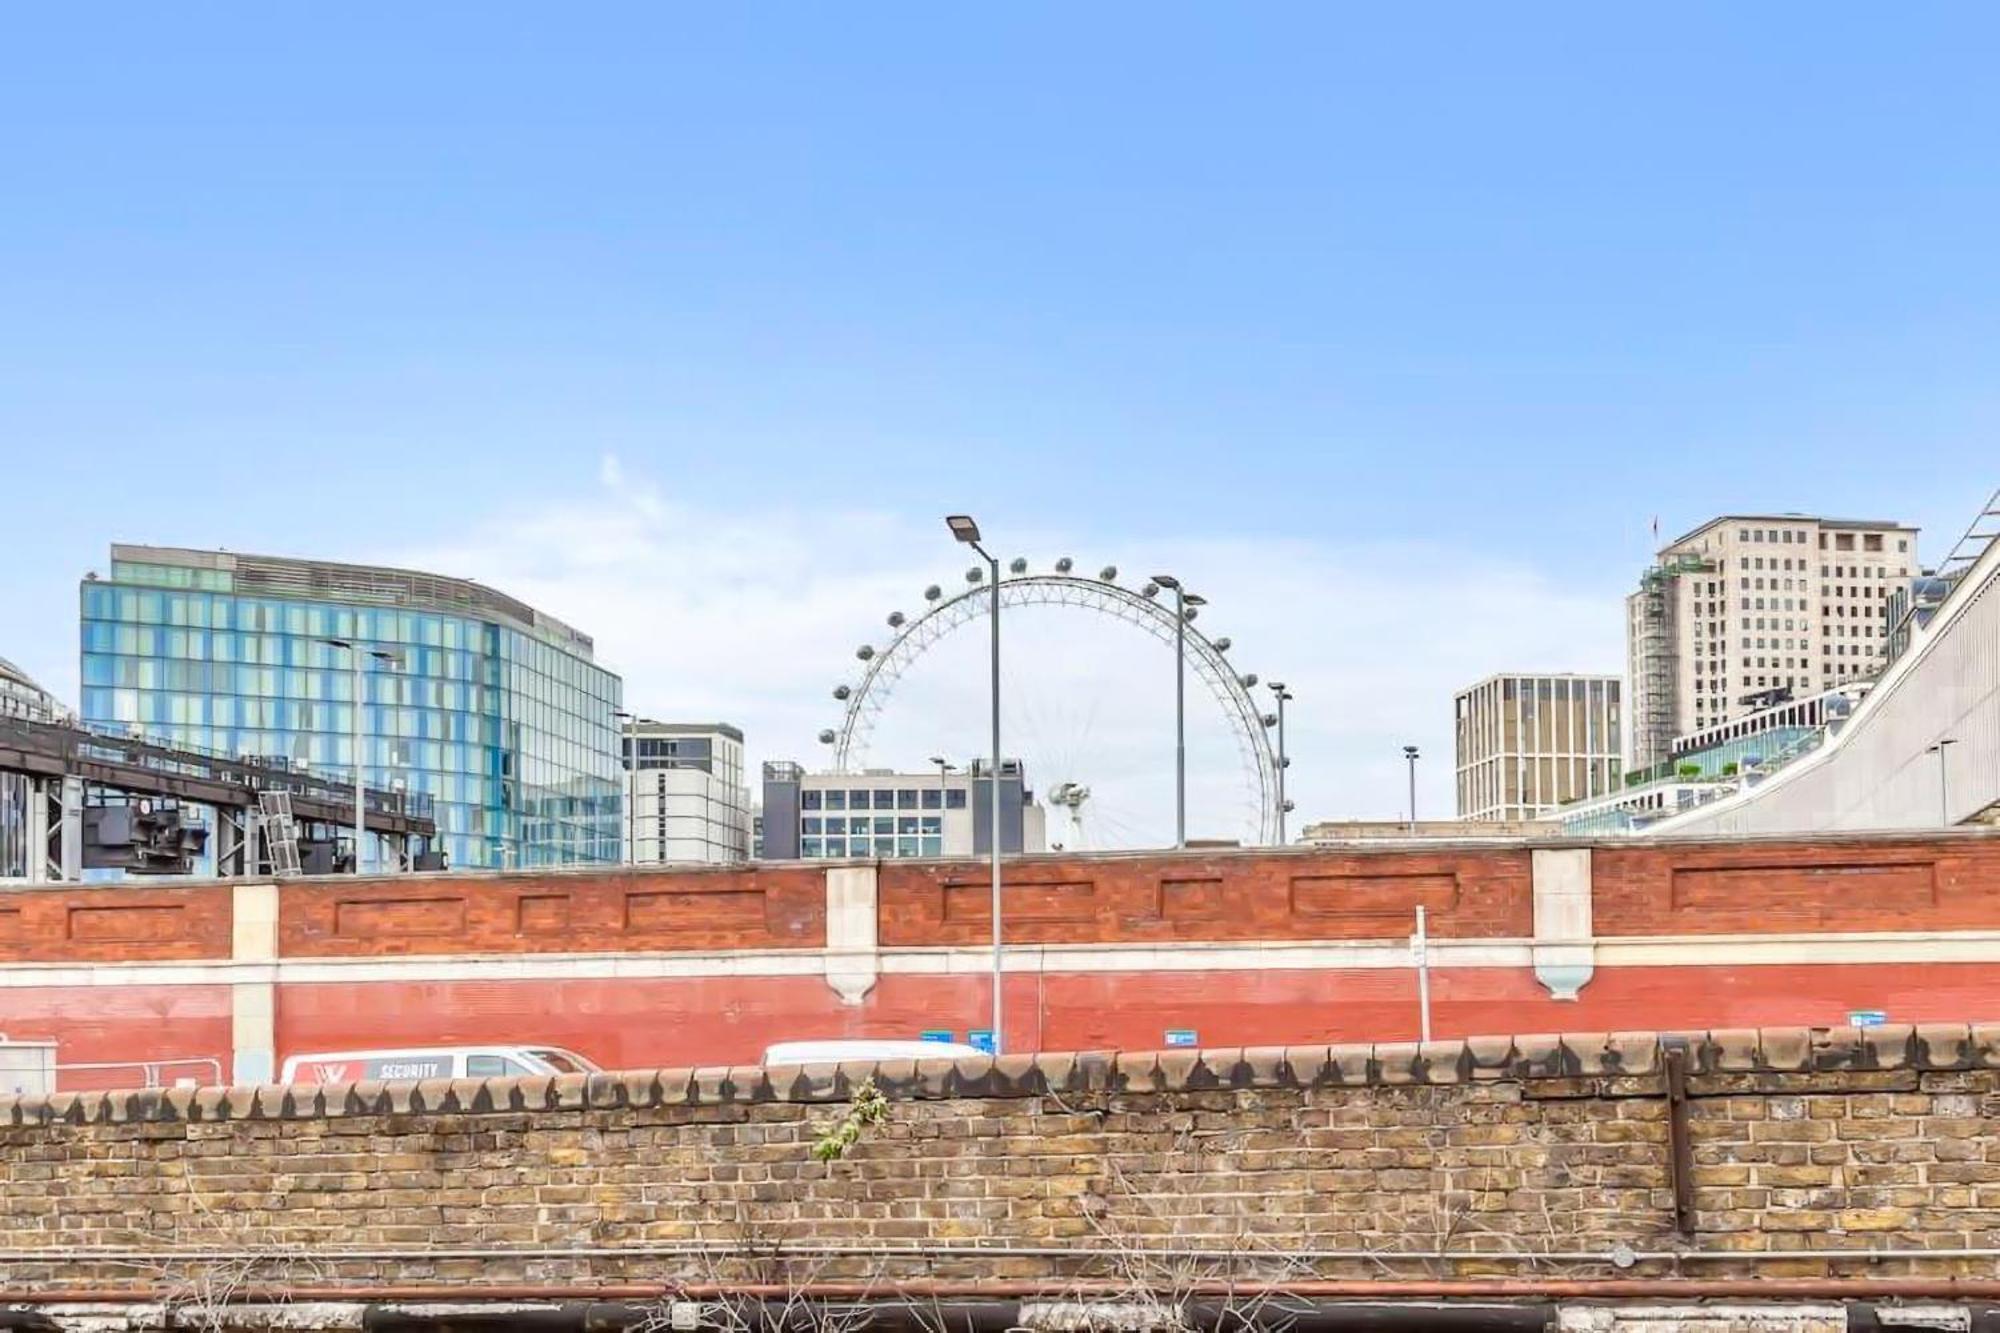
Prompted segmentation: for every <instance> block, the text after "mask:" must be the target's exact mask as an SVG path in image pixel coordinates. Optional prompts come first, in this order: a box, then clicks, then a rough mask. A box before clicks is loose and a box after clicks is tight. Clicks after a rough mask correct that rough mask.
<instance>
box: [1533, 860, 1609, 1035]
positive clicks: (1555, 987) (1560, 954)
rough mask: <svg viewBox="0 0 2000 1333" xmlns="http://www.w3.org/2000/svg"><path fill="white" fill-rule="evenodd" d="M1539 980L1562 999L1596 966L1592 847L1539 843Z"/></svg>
mask: <svg viewBox="0 0 2000 1333" xmlns="http://www.w3.org/2000/svg"><path fill="white" fill-rule="evenodd" d="M1530 855H1531V856H1532V858H1533V868H1534V881H1535V946H1534V954H1535V980H1537V981H1539V982H1541V983H1542V985H1544V986H1546V987H1547V988H1548V991H1549V994H1550V995H1551V996H1553V997H1554V998H1556V999H1558V1000H1574V999H1575V998H1576V995H1577V992H1578V991H1580V990H1582V989H1583V988H1584V987H1585V986H1587V985H1588V984H1590V978H1591V977H1592V976H1593V975H1594V974H1595V973H1596V971H1597V946H1596V944H1595V942H1594V940H1593V937H1592V935H1591V921H1590V848H1588V847H1552V848H1537V849H1536V850H1535V851H1533V852H1532V853H1530Z"/></svg>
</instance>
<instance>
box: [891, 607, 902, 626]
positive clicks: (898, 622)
mask: <svg viewBox="0 0 2000 1333" xmlns="http://www.w3.org/2000/svg"><path fill="white" fill-rule="evenodd" d="M902 627H903V613H902V612H901V611H891V612H890V613H889V628H890V629H901V628H902Z"/></svg>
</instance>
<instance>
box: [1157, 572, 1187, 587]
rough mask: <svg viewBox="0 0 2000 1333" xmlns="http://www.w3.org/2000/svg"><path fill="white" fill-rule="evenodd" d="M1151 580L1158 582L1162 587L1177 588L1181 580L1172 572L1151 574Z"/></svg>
mask: <svg viewBox="0 0 2000 1333" xmlns="http://www.w3.org/2000/svg"><path fill="white" fill-rule="evenodd" d="M1153 582H1155V583H1157V584H1159V585H1160V586H1161V587H1162V588H1178V587H1180V586H1181V581H1180V580H1179V579H1177V578H1175V577H1174V576H1173V575H1172V574H1155V575H1153Z"/></svg>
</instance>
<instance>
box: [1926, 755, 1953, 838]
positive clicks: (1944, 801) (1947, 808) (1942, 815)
mask: <svg viewBox="0 0 2000 1333" xmlns="http://www.w3.org/2000/svg"><path fill="white" fill-rule="evenodd" d="M1956 744H1958V741H1957V739H1956V738H1953V737H1947V738H1945V739H1944V740H1941V741H1939V742H1938V743H1937V744H1936V745H1931V746H1927V747H1925V751H1924V752H1925V753H1926V754H1935V755H1936V756H1937V757H1938V822H1939V823H1940V824H1942V825H1943V826H1944V827H1945V828H1950V827H1951V786H1950V781H1949V779H1948V778H1947V776H1946V774H1945V756H1944V751H1945V747H1946V746H1948V745H1956Z"/></svg>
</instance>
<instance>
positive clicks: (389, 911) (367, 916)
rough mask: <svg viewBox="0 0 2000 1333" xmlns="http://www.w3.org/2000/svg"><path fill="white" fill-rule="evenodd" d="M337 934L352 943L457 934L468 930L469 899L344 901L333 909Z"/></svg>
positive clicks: (454, 897) (455, 897)
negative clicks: (385, 938)
mask: <svg viewBox="0 0 2000 1333" xmlns="http://www.w3.org/2000/svg"><path fill="white" fill-rule="evenodd" d="M333 919H334V933H335V934H336V935H340V936H342V937H343V938H346V939H350V940H370V939H377V938H382V937H393V936H400V935H457V934H460V933H462V932H463V931H464V930H465V899H464V898H461V897H457V896H453V897H448V898H447V897H437V898H388V899H379V900H374V901H370V900H366V899H363V900H361V901H358V902H357V901H342V902H340V903H337V904H336V905H335V906H334V909H333Z"/></svg>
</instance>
